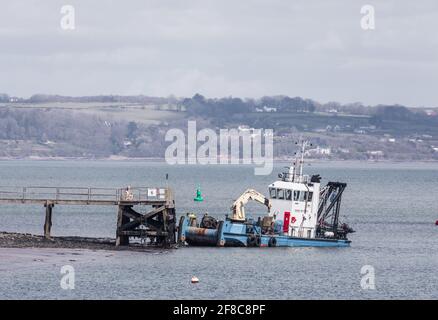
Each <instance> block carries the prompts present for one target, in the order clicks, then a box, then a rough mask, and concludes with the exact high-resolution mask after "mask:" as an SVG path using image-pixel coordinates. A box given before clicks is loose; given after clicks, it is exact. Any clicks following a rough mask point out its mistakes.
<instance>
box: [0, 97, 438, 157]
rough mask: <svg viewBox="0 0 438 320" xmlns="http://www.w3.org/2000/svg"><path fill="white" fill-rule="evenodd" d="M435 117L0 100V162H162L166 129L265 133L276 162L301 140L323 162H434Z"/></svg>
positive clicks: (120, 101)
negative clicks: (191, 125)
mask: <svg viewBox="0 0 438 320" xmlns="http://www.w3.org/2000/svg"><path fill="white" fill-rule="evenodd" d="M437 114H438V110H437V109H436V108H406V107H404V106H399V105H393V106H386V105H380V106H364V105H362V104H360V103H354V104H345V105H342V104H339V103H336V102H330V103H325V104H321V103H318V102H316V101H313V100H310V99H303V98H300V97H294V98H291V97H287V96H273V97H262V98H260V99H240V98H235V97H226V98H220V99H208V98H205V97H203V96H202V95H199V94H197V95H195V96H193V97H192V98H175V97H167V98H161V97H147V96H113V95H110V96H105V95H102V96H93V97H65V96H58V95H34V96H32V97H30V98H28V99H24V98H18V97H10V96H8V95H6V94H2V95H0V146H1V148H0V157H29V156H40V157H86V158H104V157H109V156H113V155H116V156H126V157H156V158H161V157H163V155H164V150H165V148H166V146H167V144H166V143H165V142H164V135H165V133H166V131H167V130H168V129H169V128H182V129H185V128H186V126H187V120H188V119H194V120H197V121H198V124H199V126H198V127H199V128H202V127H210V128H213V129H215V128H237V127H245V128H265V129H266V128H272V129H274V132H275V155H276V156H277V157H285V156H290V155H291V154H292V153H293V149H294V144H293V142H294V140H295V139H296V138H297V137H298V136H299V135H302V136H304V137H308V138H309V139H311V140H312V141H313V142H314V145H315V148H314V150H311V151H310V154H309V156H311V157H314V158H328V159H376V160H380V159H392V160H412V159H413V160H438V116H437Z"/></svg>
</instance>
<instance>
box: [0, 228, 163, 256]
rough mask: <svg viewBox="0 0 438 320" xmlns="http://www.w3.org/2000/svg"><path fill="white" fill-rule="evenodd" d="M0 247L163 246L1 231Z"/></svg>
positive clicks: (134, 248)
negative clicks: (48, 237)
mask: <svg viewBox="0 0 438 320" xmlns="http://www.w3.org/2000/svg"><path fill="white" fill-rule="evenodd" d="M0 248H65V249H89V250H117V251H119V250H131V251H144V252H148V251H156V250H163V248H162V247H153V246H146V245H144V244H141V243H131V244H130V245H129V246H123V247H116V245H115V239H111V238H87V237H65V236H64V237H52V238H51V239H50V240H49V239H46V238H44V237H43V236H40V235H33V234H29V233H12V232H0Z"/></svg>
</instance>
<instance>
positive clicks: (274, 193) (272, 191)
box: [269, 188, 277, 199]
mask: <svg viewBox="0 0 438 320" xmlns="http://www.w3.org/2000/svg"><path fill="white" fill-rule="evenodd" d="M269 196H270V197H271V199H276V198H277V189H275V188H270V189H269Z"/></svg>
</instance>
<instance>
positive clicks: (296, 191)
mask: <svg viewBox="0 0 438 320" xmlns="http://www.w3.org/2000/svg"><path fill="white" fill-rule="evenodd" d="M308 145H309V144H308V142H302V145H301V150H300V152H299V153H298V155H297V157H296V159H295V161H294V162H293V164H292V166H290V167H286V169H287V170H286V171H285V172H283V173H280V174H279V175H278V178H279V179H278V180H277V181H275V182H273V183H272V184H270V185H269V186H268V196H264V195H263V194H262V193H260V192H258V191H256V190H254V189H248V190H246V191H245V192H244V193H243V194H242V195H241V196H240V197H239V198H238V199H236V200H235V201H234V203H233V205H232V207H231V216H228V215H226V217H225V219H224V220H217V219H216V218H214V217H212V216H209V215H208V214H205V215H204V216H203V217H202V219H201V220H200V221H199V222H198V219H197V217H196V215H195V214H193V213H189V214H187V215H185V216H182V217H181V219H180V221H179V228H178V240H179V242H180V243H185V244H188V245H190V246H221V247H222V246H225V247H297V246H300V247H302V246H310V247H348V246H350V242H351V241H350V240H348V238H347V235H348V234H349V233H351V232H354V231H353V229H352V228H350V227H349V226H348V225H347V224H346V223H342V222H340V220H339V214H340V208H341V199H342V195H343V192H344V190H345V188H346V186H347V184H346V183H343V182H328V183H327V185H325V186H324V187H321V176H320V175H312V176H308V175H305V174H303V167H304V155H305V149H306V147H307V146H308ZM250 200H254V201H257V202H259V203H261V204H263V205H265V206H266V208H267V214H266V215H265V216H262V217H259V218H258V219H257V220H254V219H248V218H247V217H246V214H245V205H246V204H247V203H248V201H250Z"/></svg>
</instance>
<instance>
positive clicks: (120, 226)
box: [0, 186, 176, 246]
mask: <svg viewBox="0 0 438 320" xmlns="http://www.w3.org/2000/svg"><path fill="white" fill-rule="evenodd" d="M0 204H28V205H43V206H44V208H45V212H46V216H45V223H44V236H45V238H47V239H50V237H51V235H50V232H51V228H52V214H53V208H54V207H55V206H57V205H90V206H93V205H94V206H117V207H118V214H117V230H116V246H127V245H129V239H130V238H140V239H142V240H144V242H145V243H146V244H148V245H162V246H168V245H170V244H173V243H175V240H176V237H175V231H176V214H175V201H174V198H173V194H172V190H171V189H170V188H156V187H145V188H130V187H127V188H122V189H116V188H81V187H39V186H35V187H10V186H8V187H1V186H0ZM136 206H146V207H149V208H150V210H149V211H147V212H146V213H141V212H138V209H137V210H136V209H135V207H136Z"/></svg>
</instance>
